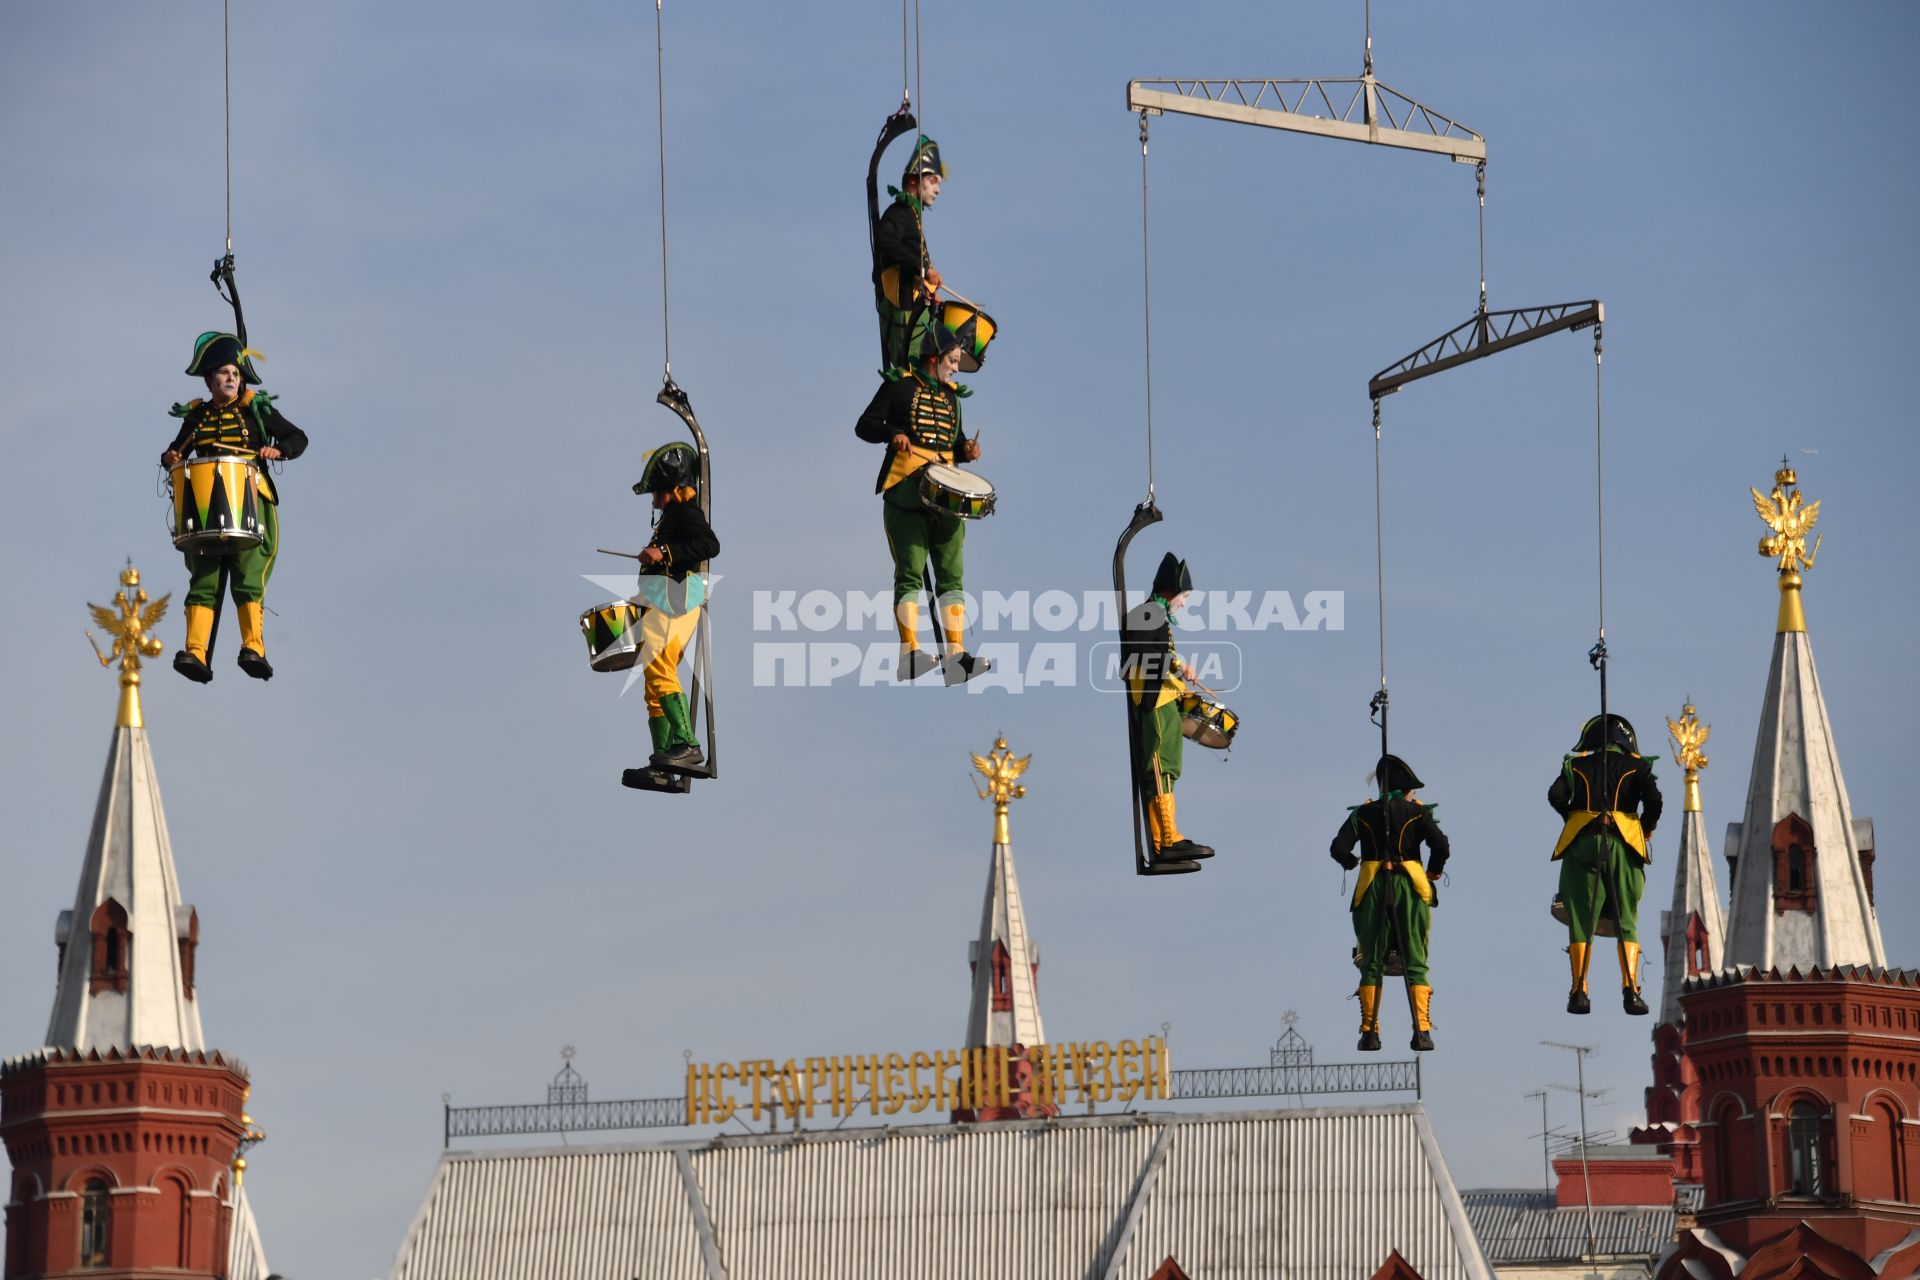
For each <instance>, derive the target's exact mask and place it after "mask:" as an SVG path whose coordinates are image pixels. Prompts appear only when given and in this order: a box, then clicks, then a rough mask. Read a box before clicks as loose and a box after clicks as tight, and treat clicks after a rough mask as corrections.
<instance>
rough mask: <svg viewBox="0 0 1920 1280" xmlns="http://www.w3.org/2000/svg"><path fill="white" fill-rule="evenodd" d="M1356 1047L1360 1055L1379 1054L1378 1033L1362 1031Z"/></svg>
mask: <svg viewBox="0 0 1920 1280" xmlns="http://www.w3.org/2000/svg"><path fill="white" fill-rule="evenodd" d="M1357 1047H1358V1048H1359V1050H1360V1052H1362V1053H1378V1052H1380V1033H1379V1032H1378V1031H1362V1032H1361V1033H1360V1043H1359V1045H1358V1046H1357Z"/></svg>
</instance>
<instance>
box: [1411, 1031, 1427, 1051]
mask: <svg viewBox="0 0 1920 1280" xmlns="http://www.w3.org/2000/svg"><path fill="white" fill-rule="evenodd" d="M1407 1047H1408V1048H1409V1049H1411V1050H1413V1051H1414V1052H1415V1053H1425V1052H1426V1051H1427V1050H1429V1049H1431V1048H1433V1033H1432V1032H1431V1031H1416V1032H1414V1033H1413V1039H1412V1040H1411V1041H1409V1042H1408V1044H1407Z"/></svg>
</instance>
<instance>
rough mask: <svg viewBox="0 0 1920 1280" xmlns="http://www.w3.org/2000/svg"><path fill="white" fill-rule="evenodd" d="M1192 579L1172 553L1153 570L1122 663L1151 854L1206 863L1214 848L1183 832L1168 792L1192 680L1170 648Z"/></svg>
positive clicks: (1176, 773) (1176, 771) (1131, 613)
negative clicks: (1135, 726) (1135, 733)
mask: <svg viewBox="0 0 1920 1280" xmlns="http://www.w3.org/2000/svg"><path fill="white" fill-rule="evenodd" d="M1192 590H1193V578H1192V576H1191V575H1190V574H1189V573H1188V571H1187V562H1186V561H1184V560H1180V559H1176V558H1175V556H1174V554H1173V553H1172V552H1171V551H1169V552H1168V553H1167V554H1166V555H1165V556H1163V557H1162V558H1161V560H1160V567H1159V568H1158V569H1157V570H1155V571H1154V575H1153V591H1152V594H1151V596H1150V597H1149V598H1148V599H1147V600H1145V601H1143V602H1142V603H1141V604H1140V605H1139V606H1137V607H1136V608H1133V609H1129V610H1128V611H1127V616H1126V619H1125V625H1124V628H1123V638H1122V642H1121V662H1122V665H1123V669H1124V670H1125V672H1126V676H1127V696H1128V698H1129V699H1131V700H1132V703H1133V714H1134V717H1135V719H1136V721H1137V723H1138V726H1139V734H1138V741H1139V756H1138V758H1136V759H1135V760H1134V762H1133V768H1134V784H1135V786H1136V787H1138V788H1139V790H1140V791H1141V793H1142V795H1143V796H1145V797H1146V800H1147V803H1146V810H1147V828H1148V831H1149V833H1150V834H1151V835H1152V837H1153V848H1154V856H1155V857H1156V858H1160V859H1166V860H1177V861H1193V860H1197V859H1201V858H1211V857H1212V856H1213V850H1212V849H1211V848H1209V847H1208V846H1206V845H1203V844H1196V843H1195V842H1193V841H1192V840H1189V839H1188V838H1187V837H1185V836H1183V835H1181V834H1180V826H1179V823H1178V822H1177V821H1176V815H1175V811H1174V800H1173V787H1174V784H1175V783H1176V782H1178V781H1179V780H1180V759H1181V747H1182V745H1183V744H1184V743H1185V741H1186V739H1185V738H1184V737H1183V736H1182V733H1181V721H1182V719H1183V717H1182V715H1181V712H1180V697H1181V695H1182V694H1184V693H1185V692H1186V691H1187V681H1189V680H1193V679H1195V678H1197V676H1198V673H1197V672H1196V671H1195V670H1194V669H1193V667H1192V665H1191V664H1189V663H1187V662H1185V661H1184V660H1183V659H1182V658H1181V657H1180V654H1179V652H1178V651H1177V650H1176V649H1175V648H1174V643H1173V629H1174V627H1175V626H1176V625H1178V624H1177V621H1176V619H1175V618H1174V615H1175V614H1176V613H1178V612H1179V611H1180V609H1181V607H1182V606H1184V605H1185V604H1186V602H1187V594H1188V593H1189V592H1191V591H1192Z"/></svg>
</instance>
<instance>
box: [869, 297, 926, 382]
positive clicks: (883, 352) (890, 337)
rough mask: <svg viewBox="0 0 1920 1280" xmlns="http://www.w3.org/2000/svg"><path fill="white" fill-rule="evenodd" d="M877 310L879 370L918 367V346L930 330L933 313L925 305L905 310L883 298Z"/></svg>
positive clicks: (909, 307)
mask: <svg viewBox="0 0 1920 1280" xmlns="http://www.w3.org/2000/svg"><path fill="white" fill-rule="evenodd" d="M878 306H879V309H880V359H881V362H882V363H881V370H882V372H885V371H887V370H890V369H912V368H915V367H917V366H918V363H919V361H918V356H919V354H920V349H921V344H922V342H923V341H924V340H925V339H926V336H927V332H928V331H929V330H930V329H932V328H933V311H932V309H931V308H929V307H928V306H926V305H925V304H924V303H920V304H909V306H908V307H907V309H906V310H904V311H903V310H901V309H900V308H898V307H896V306H894V305H893V304H892V303H890V302H888V301H887V300H886V299H885V298H884V297H882V298H880V299H878Z"/></svg>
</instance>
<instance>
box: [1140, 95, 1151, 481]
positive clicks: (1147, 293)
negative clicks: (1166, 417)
mask: <svg viewBox="0 0 1920 1280" xmlns="http://www.w3.org/2000/svg"><path fill="white" fill-rule="evenodd" d="M1151 243H1152V242H1151V240H1150V239H1149V238H1148V236H1147V113H1146V112H1144V111H1142V112H1141V113H1140V297H1141V301H1142V308H1141V309H1142V318H1143V322H1144V323H1143V328H1144V329H1145V330H1146V335H1147V359H1146V369H1147V503H1148V505H1152V503H1153V262H1152V255H1151V252H1150V246H1151Z"/></svg>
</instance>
